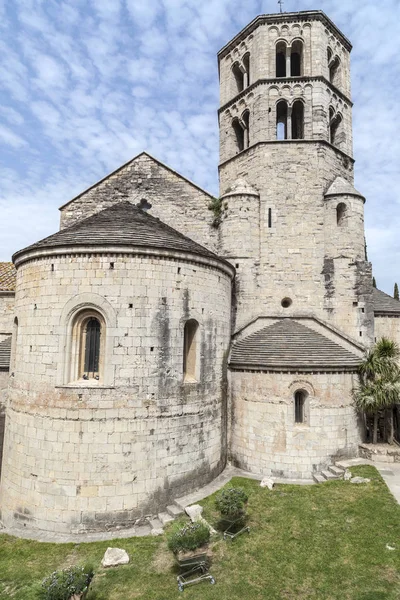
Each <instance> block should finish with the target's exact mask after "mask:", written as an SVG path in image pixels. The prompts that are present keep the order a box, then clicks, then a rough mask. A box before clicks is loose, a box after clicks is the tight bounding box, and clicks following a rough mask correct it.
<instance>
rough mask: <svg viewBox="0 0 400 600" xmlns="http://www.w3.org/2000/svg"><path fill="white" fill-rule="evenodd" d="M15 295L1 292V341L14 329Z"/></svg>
mask: <svg viewBox="0 0 400 600" xmlns="http://www.w3.org/2000/svg"><path fill="white" fill-rule="evenodd" d="M14 302H15V299H14V295H9V294H7V295H2V294H1V292H0V342H1V341H2V340H3V339H4V338H6V337H8V336H9V334H11V333H12V330H13V321H14Z"/></svg>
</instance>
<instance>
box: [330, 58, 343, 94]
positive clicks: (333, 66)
mask: <svg viewBox="0 0 400 600" xmlns="http://www.w3.org/2000/svg"><path fill="white" fill-rule="evenodd" d="M328 66H329V81H330V82H331V83H332V85H334V86H336V87H339V85H340V60H339V57H338V56H335V57H334V58H332V57H331V58H330V61H329V63H328Z"/></svg>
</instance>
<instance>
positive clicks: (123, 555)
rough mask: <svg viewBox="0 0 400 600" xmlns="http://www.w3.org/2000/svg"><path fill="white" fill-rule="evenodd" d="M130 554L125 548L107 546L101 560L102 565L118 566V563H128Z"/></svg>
mask: <svg viewBox="0 0 400 600" xmlns="http://www.w3.org/2000/svg"><path fill="white" fill-rule="evenodd" d="M128 563H129V556H128V553H127V552H126V551H125V550H122V549H121V548H107V550H106V553H105V554H104V556H103V560H102V561H101V566H102V567H117V566H118V565H127V564H128Z"/></svg>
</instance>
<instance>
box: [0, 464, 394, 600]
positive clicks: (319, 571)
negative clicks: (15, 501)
mask: <svg viewBox="0 0 400 600" xmlns="http://www.w3.org/2000/svg"><path fill="white" fill-rule="evenodd" d="M352 471H353V472H354V473H356V474H357V475H361V476H364V477H369V478H371V479H372V481H371V483H370V484H368V485H353V484H350V483H349V482H343V481H333V482H329V483H325V484H323V485H319V486H317V485H316V486H301V487H300V486H292V485H284V486H283V485H278V486H276V488H275V489H274V490H273V491H272V492H270V491H269V490H267V489H262V488H260V486H259V483H258V482H256V481H252V480H248V479H239V478H235V479H233V480H232V482H231V483H232V484H234V485H240V486H242V487H244V488H245V489H246V491H247V492H248V494H249V504H248V512H249V524H250V527H251V533H250V535H247V534H243V535H242V536H241V537H239V538H237V539H236V540H235V541H233V542H224V541H223V540H222V539H221V538H220V537H218V538H217V539H216V540H215V541H214V542H213V544H212V551H213V565H212V568H211V572H212V574H213V575H214V577H215V579H216V584H215V585H214V586H212V585H210V584H209V583H202V584H200V585H197V586H194V587H192V588H188V589H186V590H185V591H184V592H183V595H184V597H185V598H186V599H190V600H199V599H200V598H201V599H202V600H214V599H215V600H217V599H218V600H265V599H268V600H303V599H304V600H306V599H307V600H339V599H340V600H400V507H399V505H398V504H397V503H396V502H395V500H394V498H393V497H392V496H391V494H390V492H389V491H388V489H387V487H386V485H385V484H384V482H383V481H382V479H381V477H380V475H379V474H378V473H377V471H376V470H375V469H374V468H373V467H357V469H356V468H354V469H352ZM228 485H229V484H228ZM201 504H203V506H204V515H205V517H206V518H207V519H208V520H209V521H210V522H211V523H216V522H217V520H218V515H217V513H216V511H215V507H214V496H210V497H209V498H206V499H205V500H204V501H203V502H202V503H201ZM387 544H389V545H390V546H394V547H396V550H394V551H390V550H388V549H387V548H386V545H387ZM108 546H120V547H122V548H124V549H125V550H126V551H127V552H128V554H129V555H130V558H131V562H130V564H129V565H126V566H122V567H118V568H116V569H108V570H105V569H102V568H101V567H100V566H99V565H100V561H101V558H102V556H103V554H104V552H105V550H106V548H107V547H108ZM88 562H89V563H91V564H94V565H96V575H95V579H94V581H93V584H92V586H91V590H90V593H89V594H88V597H87V600H133V599H135V600H136V599H143V600H144V599H146V600H175V599H176V598H179V597H180V594H179V592H178V589H177V585H176V570H175V567H174V561H173V557H172V555H171V553H170V552H169V551H168V549H167V546H166V541H165V536H162V537H159V538H151V537H148V538H131V539H128V540H121V541H118V540H115V541H112V542H101V543H92V544H79V545H75V544H45V543H38V542H31V541H26V540H20V539H17V538H13V537H9V536H5V535H1V536H0V599H1V600H6V599H7V600H10V599H13V600H34V598H35V587H36V586H37V585H38V584H39V583H40V581H41V580H42V579H43V578H44V577H45V576H47V575H48V574H49V573H51V572H52V571H53V570H55V569H59V568H63V567H65V566H69V565H71V564H85V563H88Z"/></svg>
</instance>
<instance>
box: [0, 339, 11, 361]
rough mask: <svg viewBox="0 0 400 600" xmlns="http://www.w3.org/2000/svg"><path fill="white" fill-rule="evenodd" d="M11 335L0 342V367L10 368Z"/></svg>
mask: <svg viewBox="0 0 400 600" xmlns="http://www.w3.org/2000/svg"><path fill="white" fill-rule="evenodd" d="M10 357H11V336H10V337H8V338H6V339H5V340H3V341H2V342H0V369H9V368H10Z"/></svg>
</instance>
